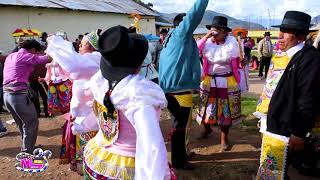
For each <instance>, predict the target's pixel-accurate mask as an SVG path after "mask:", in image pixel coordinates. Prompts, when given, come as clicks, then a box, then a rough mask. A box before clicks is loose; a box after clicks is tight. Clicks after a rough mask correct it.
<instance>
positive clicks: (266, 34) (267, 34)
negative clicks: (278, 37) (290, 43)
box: [263, 32, 272, 36]
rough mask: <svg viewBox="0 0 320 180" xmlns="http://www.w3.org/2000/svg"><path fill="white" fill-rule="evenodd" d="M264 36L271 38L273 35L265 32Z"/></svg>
mask: <svg viewBox="0 0 320 180" xmlns="http://www.w3.org/2000/svg"><path fill="white" fill-rule="evenodd" d="M263 35H265V36H271V35H272V34H271V33H270V32H265V33H264V34H263Z"/></svg>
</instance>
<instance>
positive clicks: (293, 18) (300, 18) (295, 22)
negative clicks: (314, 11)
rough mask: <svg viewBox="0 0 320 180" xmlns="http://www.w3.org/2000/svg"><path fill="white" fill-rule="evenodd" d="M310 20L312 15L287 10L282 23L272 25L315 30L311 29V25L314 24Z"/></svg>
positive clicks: (300, 29)
mask: <svg viewBox="0 0 320 180" xmlns="http://www.w3.org/2000/svg"><path fill="white" fill-rule="evenodd" d="M310 22H311V16H310V15H308V14H306V13H304V12H299V11H287V12H286V14H285V15H284V17H283V20H282V23H281V24H280V25H274V26H272V27H275V28H280V29H291V30H297V31H306V32H313V31H315V30H310V27H311V26H312V25H311V24H310Z"/></svg>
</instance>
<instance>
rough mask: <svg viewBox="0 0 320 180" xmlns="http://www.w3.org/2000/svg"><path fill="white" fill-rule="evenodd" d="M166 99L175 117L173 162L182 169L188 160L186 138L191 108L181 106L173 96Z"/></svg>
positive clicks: (172, 146)
mask: <svg viewBox="0 0 320 180" xmlns="http://www.w3.org/2000/svg"><path fill="white" fill-rule="evenodd" d="M166 98H167V101H168V109H169V111H170V112H171V114H172V115H173V117H174V120H173V131H172V134H171V162H172V166H173V167H175V168H180V167H182V166H183V165H184V164H185V163H186V162H187V159H188V155H187V152H186V142H185V137H186V126H187V123H188V119H189V114H190V110H191V108H190V107H182V106H180V104H179V102H178V101H177V99H176V98H175V97H174V96H173V95H171V94H166Z"/></svg>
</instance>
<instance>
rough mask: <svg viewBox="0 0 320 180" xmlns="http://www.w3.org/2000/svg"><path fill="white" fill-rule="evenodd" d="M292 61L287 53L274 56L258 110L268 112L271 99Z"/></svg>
mask: <svg viewBox="0 0 320 180" xmlns="http://www.w3.org/2000/svg"><path fill="white" fill-rule="evenodd" d="M289 62H290V58H289V56H287V55H286V54H278V55H275V56H273V57H272V65H271V68H270V70H269V72H268V78H267V81H266V84H265V86H264V88H263V92H262V94H261V96H260V99H259V102H258V105H257V109H256V111H258V112H261V113H264V114H267V113H268V110H269V104H270V99H271V97H270V96H272V94H273V92H274V90H275V89H276V87H277V85H278V83H279V81H280V79H281V77H282V75H283V72H284V70H285V69H286V67H287V65H288V64H289Z"/></svg>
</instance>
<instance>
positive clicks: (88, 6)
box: [0, 0, 159, 16]
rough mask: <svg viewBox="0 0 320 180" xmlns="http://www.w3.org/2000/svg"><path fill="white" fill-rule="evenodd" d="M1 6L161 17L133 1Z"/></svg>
mask: <svg viewBox="0 0 320 180" xmlns="http://www.w3.org/2000/svg"><path fill="white" fill-rule="evenodd" d="M0 5H8V6H31V7H42V8H59V9H62V8H66V9H70V10H82V11H94V12H110V13H121V14H133V13H136V14H140V15H146V16H159V15H158V14H157V13H156V12H154V11H152V10H150V9H148V8H146V7H143V6H141V5H139V4H138V3H135V2H133V1H132V0H90V1H88V0H0Z"/></svg>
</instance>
